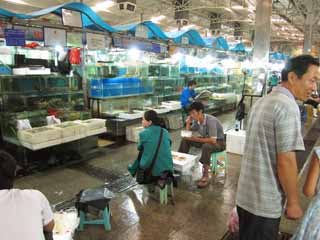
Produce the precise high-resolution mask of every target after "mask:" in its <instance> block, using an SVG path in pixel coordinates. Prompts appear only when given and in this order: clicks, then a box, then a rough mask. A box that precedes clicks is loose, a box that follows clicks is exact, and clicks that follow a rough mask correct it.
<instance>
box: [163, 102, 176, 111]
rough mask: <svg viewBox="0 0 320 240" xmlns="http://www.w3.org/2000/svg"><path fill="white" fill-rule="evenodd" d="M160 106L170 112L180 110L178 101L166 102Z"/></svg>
mask: <svg viewBox="0 0 320 240" xmlns="http://www.w3.org/2000/svg"><path fill="white" fill-rule="evenodd" d="M161 106H163V107H166V108H168V109H170V110H177V109H180V108H181V103H180V102H179V101H168V102H162V103H161Z"/></svg>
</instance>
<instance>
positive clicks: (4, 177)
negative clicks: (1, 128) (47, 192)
mask: <svg viewBox="0 0 320 240" xmlns="http://www.w3.org/2000/svg"><path fill="white" fill-rule="evenodd" d="M16 167H17V163H16V160H15V159H14V158H13V157H12V156H11V155H9V154H7V153H6V152H4V151H0V212H1V215H2V217H1V218H0V232H1V237H0V239H1V240H20V239H23V240H38V239H44V237H45V235H48V234H49V235H50V234H52V230H53V228H54V220H53V213H52V210H51V207H50V204H49V201H48V200H47V198H46V197H45V196H44V195H43V194H42V193H41V192H39V191H37V190H30V189H26V190H20V189H15V188H13V183H14V178H15V172H16Z"/></svg>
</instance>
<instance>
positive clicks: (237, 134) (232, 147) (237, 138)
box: [226, 130, 246, 155]
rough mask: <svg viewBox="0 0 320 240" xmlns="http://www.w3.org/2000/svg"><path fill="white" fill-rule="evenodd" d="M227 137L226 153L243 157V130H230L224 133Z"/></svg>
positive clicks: (244, 132) (244, 135) (244, 140)
mask: <svg viewBox="0 0 320 240" xmlns="http://www.w3.org/2000/svg"><path fill="white" fill-rule="evenodd" d="M226 135H227V142H226V145H227V152H229V153H234V154H239V155H243V152H244V145H245V142H246V131H244V130H239V131H236V130H230V131H227V132H226Z"/></svg>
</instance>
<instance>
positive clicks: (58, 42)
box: [44, 28, 67, 47]
mask: <svg viewBox="0 0 320 240" xmlns="http://www.w3.org/2000/svg"><path fill="white" fill-rule="evenodd" d="M44 45H45V46H61V47H64V46H66V45H67V32H66V30H64V29H57V28H44Z"/></svg>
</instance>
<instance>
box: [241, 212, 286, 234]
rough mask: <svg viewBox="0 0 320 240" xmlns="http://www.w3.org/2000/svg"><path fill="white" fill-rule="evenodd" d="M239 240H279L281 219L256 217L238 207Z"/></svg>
mask: <svg viewBox="0 0 320 240" xmlns="http://www.w3.org/2000/svg"><path fill="white" fill-rule="evenodd" d="M237 211H238V216H239V240H277V239H278V234H279V224H280V218H265V217H260V216H256V215H254V214H252V213H250V212H248V211H246V210H244V209H243V208H241V207H239V206H237Z"/></svg>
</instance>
